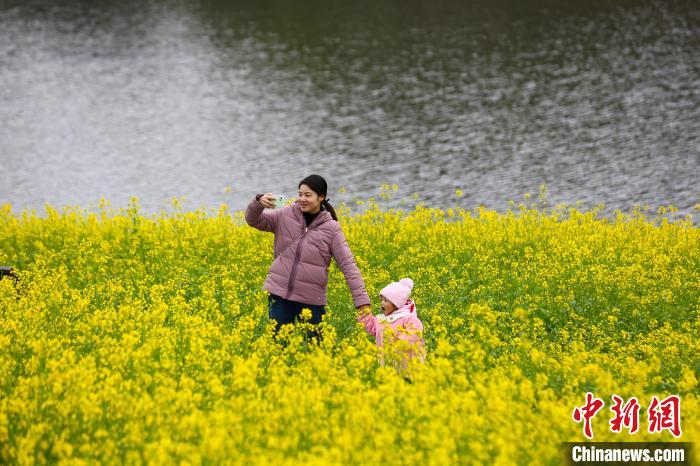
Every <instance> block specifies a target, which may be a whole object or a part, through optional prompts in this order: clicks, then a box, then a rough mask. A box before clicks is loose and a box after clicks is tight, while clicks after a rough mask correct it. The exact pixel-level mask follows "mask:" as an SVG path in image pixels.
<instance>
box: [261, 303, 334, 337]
mask: <svg viewBox="0 0 700 466" xmlns="http://www.w3.org/2000/svg"><path fill="white" fill-rule="evenodd" d="M268 307H269V309H270V313H269V315H270V319H274V320H275V335H277V332H279V329H280V327H281V326H282V325H285V324H293V323H294V322H296V321H297V320H300V316H301V311H302V309H309V310H310V311H311V319H309V323H311V324H320V323H321V319H322V318H323V315H324V314H325V313H326V308H325V307H324V306H314V305H312V304H304V303H300V302H297V301H290V300H288V299H284V298H281V297H279V296H277V295H274V294H270V295H269V296H268ZM307 336H313V337H314V338H315V339H316V340H319V339H320V335H319V333H318V332H317V331H315V330H314V331H311V332H309V335H307Z"/></svg>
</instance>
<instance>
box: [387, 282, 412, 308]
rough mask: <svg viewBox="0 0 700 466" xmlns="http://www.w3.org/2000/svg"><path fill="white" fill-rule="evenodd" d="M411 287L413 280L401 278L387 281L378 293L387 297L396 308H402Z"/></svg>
mask: <svg viewBox="0 0 700 466" xmlns="http://www.w3.org/2000/svg"><path fill="white" fill-rule="evenodd" d="M412 289H413V280H411V279H410V278H402V279H401V280H399V281H398V282H394V283H389V284H388V285H387V286H385V287H384V288H382V291H380V292H379V294H380V295H382V296H384V297H385V298H386V299H388V300H389V301H390V302H391V303H392V304H393V305H394V306H396V307H397V308H399V309H400V308H402V307H403V306H404V304H406V301H407V300H408V296H409V295H410V294H411V290H412Z"/></svg>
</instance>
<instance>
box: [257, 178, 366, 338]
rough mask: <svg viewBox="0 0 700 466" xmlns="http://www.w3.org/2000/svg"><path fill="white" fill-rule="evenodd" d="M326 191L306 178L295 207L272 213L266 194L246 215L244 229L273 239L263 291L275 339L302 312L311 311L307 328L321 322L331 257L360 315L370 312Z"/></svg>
mask: <svg viewBox="0 0 700 466" xmlns="http://www.w3.org/2000/svg"><path fill="white" fill-rule="evenodd" d="M327 190H328V185H327V184H326V180H324V179H323V177H321V176H319V175H311V176H307V177H306V178H304V179H303V180H301V182H300V183H299V199H298V200H297V201H296V202H294V203H292V204H290V205H287V206H284V207H283V208H281V209H274V207H275V196H274V195H273V194H272V193H265V194H258V195H257V196H255V198H254V199H253V200H251V201H250V204H249V205H248V208H247V209H246V213H245V219H246V222H248V225H250V226H252V227H254V228H257V229H258V230H261V231H269V232H272V233H274V234H275V260H274V261H273V262H272V265H271V266H270V270H269V272H268V274H267V279H266V280H265V285H264V288H265V289H266V290H267V291H268V292H269V293H270V296H269V298H268V305H269V316H270V319H274V320H275V321H276V325H275V334H276V333H277V332H278V331H279V328H280V327H281V326H282V325H284V324H291V323H294V321H295V320H296V319H297V318H298V317H299V315H300V314H301V311H302V309H304V308H308V309H309V310H311V319H310V322H311V323H312V324H318V323H320V322H321V318H322V316H323V315H324V314H325V312H326V309H325V306H326V286H327V284H328V268H329V267H330V263H331V257H333V258H334V259H335V261H336V262H337V263H338V266H339V267H340V270H341V271H342V272H343V275H344V276H345V280H346V281H347V283H348V286H349V287H350V291H351V293H352V299H353V302H354V304H355V307H356V308H358V309H361V310H363V311H364V310H365V307H369V304H370V300H369V296H368V295H367V292H366V291H365V282H364V281H363V280H362V275H360V270H359V269H358V268H357V264H356V263H355V258H354V257H353V255H352V252H350V248H349V247H348V243H347V241H346V240H345V235H344V234H343V230H342V229H341V228H340V224H339V223H338V217H337V216H336V213H335V210H334V209H333V207H332V206H331V205H330V204H329V203H328V199H327V198H326V195H327ZM265 209H274V210H265Z"/></svg>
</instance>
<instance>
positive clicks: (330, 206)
mask: <svg viewBox="0 0 700 466" xmlns="http://www.w3.org/2000/svg"><path fill="white" fill-rule="evenodd" d="M321 204H323V207H325V208H326V210H327V211H328V212H330V213H331V217H333V220H335V221H336V222H337V221H338V215H337V214H336V213H335V209H334V208H333V206H332V205H331V203H330V202H328V199H324V200H323V201H322V202H321Z"/></svg>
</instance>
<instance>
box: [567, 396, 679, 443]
mask: <svg viewBox="0 0 700 466" xmlns="http://www.w3.org/2000/svg"><path fill="white" fill-rule="evenodd" d="M612 401H613V404H612V406H611V407H610V411H612V412H613V418H612V419H611V420H610V421H609V425H610V431H611V432H614V433H620V432H622V430H623V429H627V430H628V431H629V433H630V434H635V433H637V432H638V431H639V412H640V410H641V406H640V404H639V401H638V400H637V398H635V397H632V398H630V399H629V400H627V402H626V403H625V400H624V399H622V397H620V396H618V395H612ZM603 406H605V402H604V401H603V400H601V399H600V398H596V396H595V395H593V393H591V392H587V393H586V402H585V404H584V405H583V406H576V407H575V408H574V412H573V413H572V415H571V417H572V418H573V420H574V422H576V423H580V422H583V435H585V436H586V437H587V438H589V439H592V438H593V427H592V422H591V421H592V419H593V417H595V415H596V414H597V413H598V412H599V411H600V410H601V409H603ZM648 422H649V424H648V431H649V433H650V434H654V433H660V432H663V431H664V430H668V431H669V432H670V433H671V434H672V435H673V436H674V437H676V438H678V437H680V436H681V398H680V397H679V396H678V395H670V396H668V397H666V398H664V399H663V400H659V399H658V398H657V397H656V396H653V397H652V398H651V403H650V404H649V410H648Z"/></svg>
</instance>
